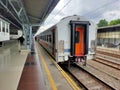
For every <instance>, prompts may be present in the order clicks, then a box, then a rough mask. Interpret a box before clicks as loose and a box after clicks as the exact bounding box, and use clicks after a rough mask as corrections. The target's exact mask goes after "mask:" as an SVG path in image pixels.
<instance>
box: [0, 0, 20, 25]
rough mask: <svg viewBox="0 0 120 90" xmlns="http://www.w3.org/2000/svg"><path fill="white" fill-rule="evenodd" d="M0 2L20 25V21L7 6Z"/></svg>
mask: <svg viewBox="0 0 120 90" xmlns="http://www.w3.org/2000/svg"><path fill="white" fill-rule="evenodd" d="M0 4H1V5H2V6H3V7H4V8H5V9H6V10H7V11H8V12H9V13H10V14H11V15H12V16H13V17H14V18H15V19H16V20H17V22H18V23H19V24H20V25H22V23H21V22H20V21H19V20H18V19H17V18H16V17H15V15H14V14H13V13H12V12H11V11H10V10H9V9H8V7H7V6H6V5H5V4H4V3H3V2H2V1H1V0H0Z"/></svg>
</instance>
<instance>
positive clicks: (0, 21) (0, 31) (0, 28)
mask: <svg viewBox="0 0 120 90" xmlns="http://www.w3.org/2000/svg"><path fill="white" fill-rule="evenodd" d="M0 32H1V20H0Z"/></svg>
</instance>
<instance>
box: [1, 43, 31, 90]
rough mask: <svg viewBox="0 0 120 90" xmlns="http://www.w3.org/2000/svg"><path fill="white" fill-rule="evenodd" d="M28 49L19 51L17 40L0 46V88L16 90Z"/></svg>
mask: <svg viewBox="0 0 120 90" xmlns="http://www.w3.org/2000/svg"><path fill="white" fill-rule="evenodd" d="M28 52H29V50H22V52H21V53H19V45H18V42H17V41H12V43H9V44H8V45H5V46H3V47H0V90H16V89H17V86H18V83H19V80H20V77H21V72H22V70H23V67H24V63H25V61H26V58H27V55H28Z"/></svg>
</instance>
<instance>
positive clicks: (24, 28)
mask: <svg viewBox="0 0 120 90" xmlns="http://www.w3.org/2000/svg"><path fill="white" fill-rule="evenodd" d="M23 34H24V38H25V41H24V47H25V49H27V29H26V27H25V25H23Z"/></svg>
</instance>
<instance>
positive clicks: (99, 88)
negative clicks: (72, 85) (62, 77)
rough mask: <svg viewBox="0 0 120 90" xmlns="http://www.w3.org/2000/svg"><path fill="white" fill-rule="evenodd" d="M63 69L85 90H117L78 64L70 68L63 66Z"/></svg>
mask: <svg viewBox="0 0 120 90" xmlns="http://www.w3.org/2000/svg"><path fill="white" fill-rule="evenodd" d="M61 67H62V68H63V69H64V70H66V71H67V72H68V73H69V74H70V75H71V76H72V77H73V78H74V79H75V80H76V81H77V83H78V85H80V86H81V85H82V87H83V88H84V89H85V90H115V89H114V88H112V87H111V86H109V85H108V84H106V83H104V82H103V81H101V80H100V79H98V78H97V77H95V76H94V75H92V74H91V73H89V72H87V71H86V70H84V69H83V68H81V67H80V66H79V65H77V64H72V65H71V67H70V68H67V67H65V66H63V65H62V66H61Z"/></svg>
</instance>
